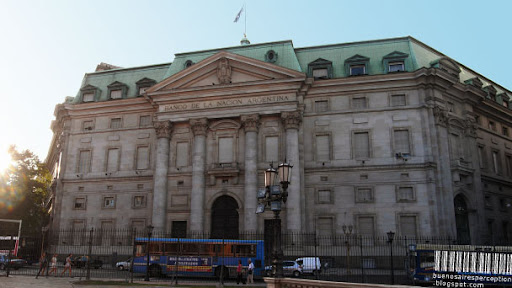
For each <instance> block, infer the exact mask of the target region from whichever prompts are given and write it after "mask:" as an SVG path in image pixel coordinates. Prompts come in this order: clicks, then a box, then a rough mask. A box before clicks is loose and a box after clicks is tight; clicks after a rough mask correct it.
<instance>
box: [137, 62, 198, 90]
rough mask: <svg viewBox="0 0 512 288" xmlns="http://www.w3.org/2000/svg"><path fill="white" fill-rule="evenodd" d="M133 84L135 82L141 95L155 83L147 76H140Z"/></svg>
mask: <svg viewBox="0 0 512 288" xmlns="http://www.w3.org/2000/svg"><path fill="white" fill-rule="evenodd" d="M191 62H192V61H191ZM135 84H137V91H138V92H139V94H138V96H142V95H144V93H146V90H147V89H149V88H150V87H151V86H153V85H155V84H156V81H155V80H153V79H149V78H142V79H140V80H139V81H137V83H135Z"/></svg>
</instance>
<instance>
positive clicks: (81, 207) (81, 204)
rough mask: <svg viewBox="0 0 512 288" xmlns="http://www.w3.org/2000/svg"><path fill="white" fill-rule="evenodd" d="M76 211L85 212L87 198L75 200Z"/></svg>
mask: <svg viewBox="0 0 512 288" xmlns="http://www.w3.org/2000/svg"><path fill="white" fill-rule="evenodd" d="M75 209H76V210H85V197H77V198H75Z"/></svg>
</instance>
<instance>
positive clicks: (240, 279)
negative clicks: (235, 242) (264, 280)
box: [236, 259, 245, 284]
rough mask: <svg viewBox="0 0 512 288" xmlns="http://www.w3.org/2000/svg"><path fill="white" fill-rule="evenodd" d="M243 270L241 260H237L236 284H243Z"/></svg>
mask: <svg viewBox="0 0 512 288" xmlns="http://www.w3.org/2000/svg"><path fill="white" fill-rule="evenodd" d="M243 272H244V268H243V266H242V260H240V259H238V266H237V267H236V284H240V282H242V284H245V279H244V276H243Z"/></svg>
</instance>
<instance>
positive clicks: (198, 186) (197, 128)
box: [190, 118, 208, 233]
mask: <svg viewBox="0 0 512 288" xmlns="http://www.w3.org/2000/svg"><path fill="white" fill-rule="evenodd" d="M190 126H191V128H192V131H193V133H194V151H193V154H192V194H191V195H190V232H192V233H203V232H204V187H205V179H204V177H205V164H206V131H207V129H208V119H206V118H202V119H193V120H190Z"/></svg>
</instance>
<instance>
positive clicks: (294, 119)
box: [281, 111, 302, 130]
mask: <svg viewBox="0 0 512 288" xmlns="http://www.w3.org/2000/svg"><path fill="white" fill-rule="evenodd" d="M281 120H282V121H283V124H284V129H287V130H288V129H299V124H300V122H302V113H301V112H300V111H289V112H282V113H281Z"/></svg>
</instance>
